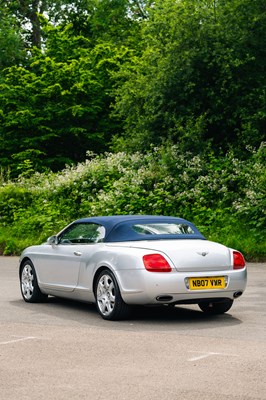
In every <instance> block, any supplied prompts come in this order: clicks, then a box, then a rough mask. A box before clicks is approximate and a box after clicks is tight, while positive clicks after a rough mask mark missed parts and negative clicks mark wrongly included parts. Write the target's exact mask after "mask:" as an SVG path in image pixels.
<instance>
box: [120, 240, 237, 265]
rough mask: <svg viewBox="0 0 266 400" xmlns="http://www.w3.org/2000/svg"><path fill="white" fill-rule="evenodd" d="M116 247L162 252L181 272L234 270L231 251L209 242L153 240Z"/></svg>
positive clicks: (122, 244) (121, 244)
mask: <svg viewBox="0 0 266 400" xmlns="http://www.w3.org/2000/svg"><path fill="white" fill-rule="evenodd" d="M116 245H119V246H122V247H130V248H138V249H146V250H149V251H152V252H162V253H164V254H165V255H166V256H168V257H169V258H170V259H171V261H172V263H173V264H174V266H175V268H176V269H177V270H178V271H180V272H204V271H206V272H208V271H223V270H228V269H232V265H231V252H230V249H229V248H227V247H226V246H224V245H222V244H219V243H215V242H210V241H208V240H197V239H195V240H186V239H182V240H153V241H141V242H130V243H129V242H127V243H119V244H118V243H117V244H116ZM112 246H113V244H112Z"/></svg>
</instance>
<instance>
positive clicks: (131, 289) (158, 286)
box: [116, 268, 247, 305]
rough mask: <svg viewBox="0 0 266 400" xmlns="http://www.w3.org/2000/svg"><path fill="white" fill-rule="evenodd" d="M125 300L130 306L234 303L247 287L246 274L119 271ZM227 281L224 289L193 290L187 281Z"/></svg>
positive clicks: (235, 272)
mask: <svg viewBox="0 0 266 400" xmlns="http://www.w3.org/2000/svg"><path fill="white" fill-rule="evenodd" d="M116 274H117V278H118V282H119V286H120V291H121V295H122V298H123V300H124V301H125V302H126V303H127V304H143V305H149V304H150V305H151V304H169V303H198V302H199V301H201V300H205V299H222V298H230V299H235V298H237V297H240V296H241V295H242V293H243V292H244V290H245V288H246V284H247V270H246V268H244V269H242V270H234V271H233V270H227V271H222V272H217V271H215V272H214V271H213V272H212V271H209V272H208V273H202V272H201V273H195V272H190V273H186V272H184V273H180V272H176V271H172V272H171V273H158V272H157V273H155V272H148V271H146V270H134V271H133V270H123V271H116ZM221 276H223V277H225V278H226V282H227V284H226V287H225V288H224V289H201V290H191V289H189V288H188V287H187V286H188V285H187V279H188V278H191V277H193V278H199V279H200V278H205V277H206V278H207V277H212V278H216V277H221Z"/></svg>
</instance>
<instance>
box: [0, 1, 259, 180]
mask: <svg viewBox="0 0 266 400" xmlns="http://www.w3.org/2000/svg"><path fill="white" fill-rule="evenodd" d="M8 11H9V12H8ZM42 13H43V15H41V14H42ZM10 15H12V18H11V17H10ZM0 19H1V22H3V24H4V25H3V26H4V29H5V31H4V30H3V28H0V41H1V42H2V43H3V46H4V49H5V53H1V54H0V161H1V166H2V167H3V168H4V169H5V171H10V174H11V175H10V176H11V177H16V176H18V175H19V173H20V172H21V170H22V169H23V166H24V165H25V164H26V165H29V164H31V166H32V167H33V169H34V170H38V171H43V170H45V169H47V168H51V169H52V170H53V171H56V170H60V169H61V168H63V167H64V166H65V164H69V165H70V164H71V163H73V162H74V163H76V162H79V161H84V159H85V154H86V151H87V150H91V151H94V152H96V153H101V152H103V151H108V150H114V151H120V150H121V149H122V150H125V151H132V152H134V151H142V152H145V151H146V150H147V149H149V146H150V145H151V144H153V145H156V146H157V145H161V144H162V143H165V141H171V142H172V143H173V144H178V145H179V146H180V148H182V149H183V150H184V151H186V150H190V151H192V152H193V153H194V154H197V153H202V152H203V151H204V149H205V147H206V145H207V144H208V146H210V147H211V148H212V150H214V151H217V150H218V152H217V153H220V152H222V153H224V154H225V153H226V152H227V151H228V150H230V149H233V150H234V151H235V152H236V154H237V155H238V157H239V158H240V159H243V158H245V157H248V156H249V153H248V152H247V151H246V147H247V146H251V147H252V148H256V149H258V148H259V146H260V144H261V142H262V141H263V140H264V138H265V116H266V111H265V110H266V103H265V90H266V75H265V59H266V56H265V51H266V46H265V44H266V42H265V38H266V34H265V29H264V27H265V25H266V10H265V0H230V1H229V0H227V1H225V0H223V1H213V0H204V1H202V0H156V1H154V2H152V1H148V0H146V1H137V0H76V1H71V0H68V1H67V0H65V1H63V0H46V1H43V0H42V1H41V0H35V1H34V2H33V1H30V0H27V1H25V0H23V1H18V2H14V1H12V0H10V1H7V2H2V3H0ZM26 22H27V23H26ZM18 34H20V36H18ZM19 38H20V39H19ZM19 40H20V42H19ZM10 44H11V47H10ZM22 47H24V49H25V50H24V57H22V54H21V50H20V49H21V48H22ZM11 48H12V49H17V51H16V52H15V51H13V52H12V50H11ZM19 50H20V51H19ZM1 66H2V68H1ZM4 67H5V68H4ZM6 67H7V68H6ZM203 142H204V145H203Z"/></svg>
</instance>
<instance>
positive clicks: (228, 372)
mask: <svg viewBox="0 0 266 400" xmlns="http://www.w3.org/2000/svg"><path fill="white" fill-rule="evenodd" d="M0 398H1V399H3V400H15V399H16V400H17V399H18V400H26V399H27V400H28V399H35V400H39V399H45V400H50V399H55V400H61V399H62V400H63V399H64V400H68V399H71V400H75V399H89V400H98V399H99V400H133V399H134V400H138V399H141V400H146V399H147V400H166V399H167V400H177V399H178V400H190V399H193V400H199V399H200V400H209V399H212V400H213V399H214V400H229V399H230V400H251V399H252V400H265V399H266V264H248V286H247V289H246V291H245V293H244V295H243V297H241V298H240V299H238V300H236V301H235V304H234V305H233V307H232V309H231V310H230V311H229V312H228V313H227V314H225V315H221V316H214V317H208V316H205V315H204V314H203V313H202V312H200V311H199V309H198V307H197V306H194V305H193V306H182V307H181V306H180V307H175V308H168V307H162V308H160V309H157V308H156V309H154V308H147V309H143V310H139V311H138V312H136V313H135V314H134V315H133V316H132V318H131V319H130V320H127V321H122V322H108V321H104V320H103V319H101V317H100V316H99V315H98V314H97V312H96V309H95V306H93V305H88V304H82V303H74V302H69V301H65V300H60V299H55V298H50V299H49V301H48V302H47V303H45V304H27V303H25V302H24V301H23V300H22V298H21V295H20V289H19V281H18V258H17V257H11V258H9V257H0Z"/></svg>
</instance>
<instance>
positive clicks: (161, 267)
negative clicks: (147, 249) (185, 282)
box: [143, 254, 172, 272]
mask: <svg viewBox="0 0 266 400" xmlns="http://www.w3.org/2000/svg"><path fill="white" fill-rule="evenodd" d="M143 262H144V266H145V268H146V270H147V271H150V272H171V271H172V268H171V267H170V265H169V264H168V262H167V260H166V259H165V258H164V257H163V256H162V255H161V254H147V255H146V256H143Z"/></svg>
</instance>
